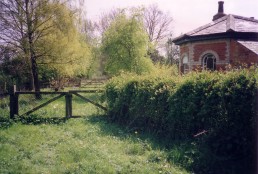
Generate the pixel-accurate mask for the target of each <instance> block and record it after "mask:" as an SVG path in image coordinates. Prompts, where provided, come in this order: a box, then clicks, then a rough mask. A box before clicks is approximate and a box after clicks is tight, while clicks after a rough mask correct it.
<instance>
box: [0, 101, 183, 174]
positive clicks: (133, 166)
mask: <svg viewBox="0 0 258 174" xmlns="http://www.w3.org/2000/svg"><path fill="white" fill-rule="evenodd" d="M91 97H93V98H94V97H95V96H91ZM62 102H63V101H62V100H59V101H57V102H56V103H54V104H60V103H62ZM73 107H74V112H75V113H76V114H78V115H80V116H83V117H82V118H77V119H69V120H66V119H63V118H51V117H52V115H49V114H48V115H47V116H46V117H42V115H40V111H39V112H38V113H34V115H31V116H29V117H24V118H22V119H18V120H16V121H10V120H8V119H0V124H1V125H0V173H33V174H34V173H91V174H92V173H98V174H99V173H105V174H108V173H146V174H147V173H148V174H149V173H155V174H156V173H173V174H174V173H187V171H185V170H184V169H183V168H179V167H178V166H176V165H174V164H173V163H172V162H170V161H169V160H170V158H173V155H171V153H169V152H168V151H167V150H165V148H164V146H162V145H160V144H159V143H157V142H156V143H155V141H153V140H152V139H151V136H148V135H146V134H143V133H142V132H139V131H136V130H128V129H126V128H124V127H119V126H118V125H116V124H112V123H110V122H109V121H108V120H107V118H106V117H105V116H100V115H96V113H99V111H97V110H96V108H95V107H94V106H93V105H89V104H85V103H84V102H81V101H80V100H79V99H78V98H75V100H74V103H73ZM51 108H53V105H49V106H48V107H47V109H49V110H50V109H51ZM80 108H81V109H80ZM49 113H50V114H51V112H49ZM94 114H95V115H94ZM99 114H100V113H99ZM175 150H176V149H175ZM180 150H181V149H179V151H180ZM174 153H175V154H176V153H177V152H176V151H175V152H174ZM178 153H180V152H178Z"/></svg>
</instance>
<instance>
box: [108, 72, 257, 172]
mask: <svg viewBox="0 0 258 174" xmlns="http://www.w3.org/2000/svg"><path fill="white" fill-rule="evenodd" d="M255 92H256V79H255V76H254V73H253V72H250V71H247V70H241V71H232V72H228V73H218V72H217V73H209V72H202V73H192V74H189V75H187V76H185V77H176V76H174V77H164V78H163V77H158V76H157V75H155V76H151V75H145V76H135V75H128V74H124V75H122V76H120V77H116V78H113V79H112V80H110V82H109V83H108V84H107V85H106V101H107V106H108V116H109V117H110V119H112V120H113V121H115V122H117V123H120V124H122V125H126V126H128V127H130V128H135V129H138V130H145V131H150V132H152V133H155V134H157V135H158V136H159V137H164V138H165V139H167V140H169V141H171V142H173V141H178V140H179V141H191V142H197V146H198V148H199V151H198V153H197V154H198V155H195V157H194V158H195V159H194V160H193V161H194V162H193V164H192V168H191V169H192V170H194V171H197V173H221V172H222V173H231V172H232V171H234V172H235V173H236V171H237V172H239V173H241V172H245V173H246V172H247V171H248V170H247V169H250V170H251V168H252V167H253V163H252V162H253V161H254V159H253V155H252V154H254V150H255V148H256V147H255V140H254V131H255V117H254V115H255V114H254V103H255ZM201 132H205V133H203V134H199V133H201ZM211 157H212V158H211ZM238 164H239V165H238ZM240 164H241V165H240ZM225 165H227V167H226V168H225ZM223 166H224V167H223Z"/></svg>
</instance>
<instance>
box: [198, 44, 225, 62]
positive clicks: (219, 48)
mask: <svg viewBox="0 0 258 174" xmlns="http://www.w3.org/2000/svg"><path fill="white" fill-rule="evenodd" d="M208 50H211V51H214V52H216V53H217V54H218V56H219V59H220V60H225V59H226V53H227V44H226V42H217V43H215V42H214V43H202V44H196V45H194V57H193V59H194V61H199V58H200V56H201V55H202V54H203V53H204V52H205V51H208Z"/></svg>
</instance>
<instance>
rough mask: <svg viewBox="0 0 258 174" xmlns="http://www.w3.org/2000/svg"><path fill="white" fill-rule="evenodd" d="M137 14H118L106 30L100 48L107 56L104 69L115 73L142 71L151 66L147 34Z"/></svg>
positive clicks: (109, 72) (112, 73) (111, 73)
mask: <svg viewBox="0 0 258 174" xmlns="http://www.w3.org/2000/svg"><path fill="white" fill-rule="evenodd" d="M140 19H141V18H139V16H138V15H137V14H132V16H129V17H128V16H126V15H125V14H120V15H118V16H117V17H116V18H115V20H114V21H113V22H112V23H111V25H110V27H109V28H108V29H107V30H106V32H105V33H104V36H103V40H102V50H103V52H104V54H105V55H106V56H107V64H106V71H107V72H108V74H110V75H117V74H119V73H120V71H127V72H135V73H138V74H140V73H142V72H145V71H149V70H150V69H151V67H152V64H151V62H150V59H147V58H146V56H147V49H148V36H147V33H146V32H145V31H144V28H143V24H142V23H141V20H140Z"/></svg>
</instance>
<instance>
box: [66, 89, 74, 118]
mask: <svg viewBox="0 0 258 174" xmlns="http://www.w3.org/2000/svg"><path fill="white" fill-rule="evenodd" d="M72 97H73V96H72V94H71V93H69V92H68V93H67V94H66V95H65V117H66V118H70V117H72Z"/></svg>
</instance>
